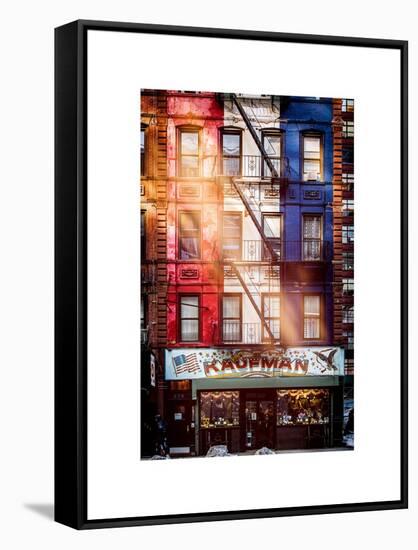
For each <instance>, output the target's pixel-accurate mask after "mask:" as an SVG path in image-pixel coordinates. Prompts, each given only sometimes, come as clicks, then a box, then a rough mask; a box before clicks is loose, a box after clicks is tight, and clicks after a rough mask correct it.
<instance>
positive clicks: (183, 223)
mask: <svg viewBox="0 0 418 550" xmlns="http://www.w3.org/2000/svg"><path fill="white" fill-rule="evenodd" d="M199 229H200V212H182V213H181V214H180V232H181V233H183V232H185V231H190V230H195V231H198V230H199Z"/></svg>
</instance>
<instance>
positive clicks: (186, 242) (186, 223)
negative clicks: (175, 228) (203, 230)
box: [179, 212, 201, 260]
mask: <svg viewBox="0 0 418 550" xmlns="http://www.w3.org/2000/svg"><path fill="white" fill-rule="evenodd" d="M200 225H201V216H200V212H180V214H179V258H180V260H194V259H198V258H200Z"/></svg>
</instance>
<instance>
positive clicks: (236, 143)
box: [222, 134, 240, 156]
mask: <svg viewBox="0 0 418 550" xmlns="http://www.w3.org/2000/svg"><path fill="white" fill-rule="evenodd" d="M222 150H223V154H224V155H236V156H239V155H240V136H239V134H223V139H222Z"/></svg>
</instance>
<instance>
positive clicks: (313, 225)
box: [303, 216, 322, 239]
mask: <svg viewBox="0 0 418 550" xmlns="http://www.w3.org/2000/svg"><path fill="white" fill-rule="evenodd" d="M321 225H322V224H321V216H304V217H303V237H304V238H305V239H320V238H321Z"/></svg>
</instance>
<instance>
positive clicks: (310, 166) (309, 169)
mask: <svg viewBox="0 0 418 550" xmlns="http://www.w3.org/2000/svg"><path fill="white" fill-rule="evenodd" d="M303 173H304V178H305V180H314V181H316V180H318V179H320V177H321V166H320V161H319V160H316V161H315V160H305V162H304V166H303Z"/></svg>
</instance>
